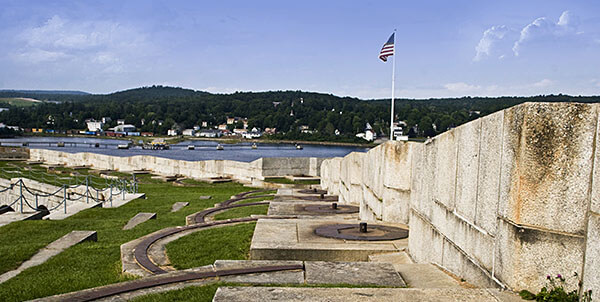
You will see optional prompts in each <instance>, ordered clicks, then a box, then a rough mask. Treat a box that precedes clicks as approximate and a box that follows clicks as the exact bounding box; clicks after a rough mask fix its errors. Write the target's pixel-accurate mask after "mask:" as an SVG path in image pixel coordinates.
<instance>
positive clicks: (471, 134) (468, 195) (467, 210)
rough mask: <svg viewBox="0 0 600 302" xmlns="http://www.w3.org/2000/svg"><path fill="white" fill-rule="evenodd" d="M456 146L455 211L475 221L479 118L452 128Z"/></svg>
mask: <svg viewBox="0 0 600 302" xmlns="http://www.w3.org/2000/svg"><path fill="white" fill-rule="evenodd" d="M454 133H455V135H456V143H457V148H458V154H457V161H456V163H457V166H456V202H455V206H456V211H457V212H458V213H460V214H461V215H462V216H463V217H464V218H466V219H467V220H468V221H469V222H472V223H473V222H475V216H476V215H475V211H476V209H477V175H478V172H479V140H480V138H481V119H478V120H475V121H472V122H470V123H467V124H464V125H462V126H460V127H458V128H456V129H454Z"/></svg>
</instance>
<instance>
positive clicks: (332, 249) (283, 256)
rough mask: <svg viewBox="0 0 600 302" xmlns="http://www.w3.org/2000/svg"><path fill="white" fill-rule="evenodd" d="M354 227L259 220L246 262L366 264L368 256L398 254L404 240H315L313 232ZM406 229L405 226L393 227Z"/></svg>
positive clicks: (323, 222)
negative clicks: (300, 261)
mask: <svg viewBox="0 0 600 302" xmlns="http://www.w3.org/2000/svg"><path fill="white" fill-rule="evenodd" d="M340 223H356V224H358V223H359V222H358V221H352V220H341V219H259V220H258V222H257V223H256V228H255V230H254V235H253V236H252V243H251V245H250V259H253V260H313V261H368V260H369V258H368V257H369V255H373V254H380V253H392V252H399V251H402V250H404V249H406V247H407V245H408V239H400V240H390V241H377V242H373V241H371V242H365V241H355V240H342V239H334V238H325V237H320V236H317V235H316V234H315V233H314V230H315V228H317V227H319V226H323V225H329V224H340ZM393 226H398V227H402V228H406V226H405V225H393Z"/></svg>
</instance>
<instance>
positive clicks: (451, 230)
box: [431, 204, 494, 271]
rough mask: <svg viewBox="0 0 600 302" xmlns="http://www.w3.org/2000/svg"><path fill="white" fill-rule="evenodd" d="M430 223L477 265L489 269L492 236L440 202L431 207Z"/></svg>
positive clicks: (490, 266) (491, 256)
mask: <svg viewBox="0 0 600 302" xmlns="http://www.w3.org/2000/svg"><path fill="white" fill-rule="evenodd" d="M431 223H432V225H433V226H434V227H435V228H436V229H437V230H438V231H439V232H440V233H441V234H443V235H444V236H445V237H447V240H448V241H449V242H451V243H453V244H455V245H456V246H459V247H460V249H462V250H463V251H464V252H465V253H466V254H468V255H469V257H471V258H472V259H474V261H475V262H476V263H477V265H479V266H482V267H484V268H485V269H487V270H490V271H491V269H492V262H493V254H492V252H491V251H492V250H493V245H494V243H493V241H494V238H493V237H491V236H490V235H488V234H486V233H485V231H484V230H482V229H480V228H477V227H476V226H474V225H473V224H472V223H470V222H469V221H467V220H465V219H464V218H463V217H462V216H459V215H458V214H457V213H454V212H451V211H449V210H448V209H447V208H445V207H444V206H443V205H441V204H436V205H435V206H434V207H433V211H432V220H431Z"/></svg>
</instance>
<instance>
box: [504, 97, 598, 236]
mask: <svg viewBox="0 0 600 302" xmlns="http://www.w3.org/2000/svg"><path fill="white" fill-rule="evenodd" d="M596 118H597V112H596V107H595V106H593V105H589V104H577V103H525V104H522V105H519V106H516V107H512V108H509V109H507V110H506V111H505V112H504V129H503V137H504V138H503V140H504V141H503V152H504V153H503V157H502V175H501V177H502V178H501V179H502V183H501V197H500V200H501V202H500V206H501V213H502V214H503V215H504V216H505V217H507V218H508V219H510V220H512V221H514V222H516V223H519V224H528V225H533V226H539V227H543V228H547V229H553V230H557V231H562V232H569V233H575V234H583V233H584V228H585V212H586V211H587V208H588V202H589V197H588V196H589V193H588V192H590V181H589V180H590V175H591V172H592V171H591V165H590V163H591V162H592V155H593V145H594V141H593V139H594V135H593V133H594V132H595V130H596V126H597V121H596ZM541 209H543V210H541Z"/></svg>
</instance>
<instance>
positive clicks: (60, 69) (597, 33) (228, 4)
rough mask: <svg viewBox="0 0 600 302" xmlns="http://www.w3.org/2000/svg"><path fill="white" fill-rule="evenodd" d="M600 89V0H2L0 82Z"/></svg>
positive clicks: (363, 93) (402, 91) (454, 91)
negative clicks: (391, 51)
mask: <svg viewBox="0 0 600 302" xmlns="http://www.w3.org/2000/svg"><path fill="white" fill-rule="evenodd" d="M394 28H396V29H397V35H396V36H397V37H396V46H397V48H396V65H397V66H396V96H397V97H406V98H429V97H452V96H465V95H471V96H500V95H538V94H551V93H554V94H557V93H565V94H572V95H600V1H551V0H543V1H542V0H527V1H524V0H519V1H513V0H509V1H488V0H479V1H475V0H473V1H461V0H458V1H456V0H454V1H259V0H257V1H123V0H120V1H48V0H46V1H35V0H28V1H20V0H19V1H11V0H0V41H2V43H0V45H1V48H0V88H4V89H73V90H84V91H88V92H93V93H109V92H113V91H117V90H124V89H128V88H134V87H139V86H148V85H153V84H161V85H172V86H180V87H186V88H192V89H196V90H205V91H210V92H225V93H228V92H234V91H265V90H305V91H317V92H325V93H332V94H336V95H342V96H346V95H348V96H355V97H360V98H385V97H389V95H390V89H391V64H392V60H388V63H383V62H381V61H380V60H379V59H378V58H377V55H378V53H379V50H380V49H381V46H382V45H383V43H384V42H385V41H386V40H387V38H388V37H389V35H390V34H391V32H392V31H393V29H394Z"/></svg>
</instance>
